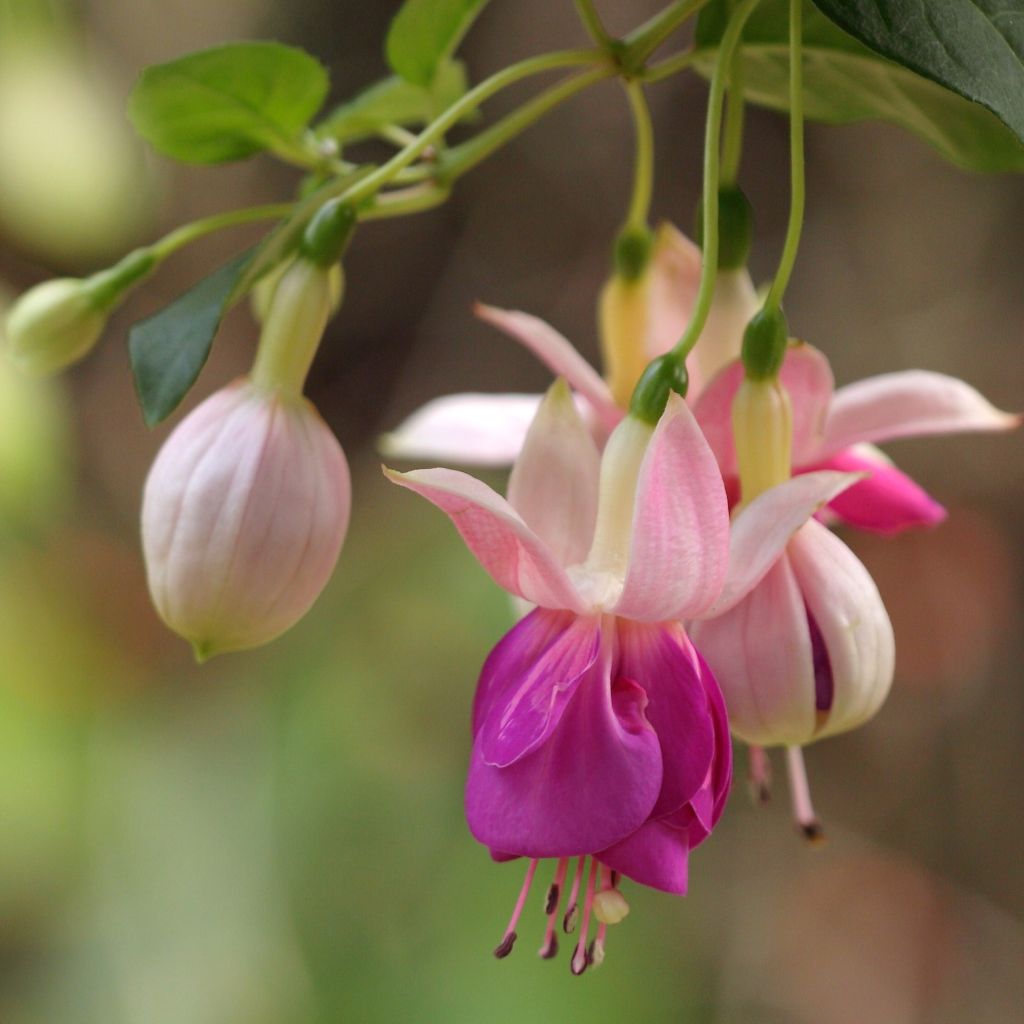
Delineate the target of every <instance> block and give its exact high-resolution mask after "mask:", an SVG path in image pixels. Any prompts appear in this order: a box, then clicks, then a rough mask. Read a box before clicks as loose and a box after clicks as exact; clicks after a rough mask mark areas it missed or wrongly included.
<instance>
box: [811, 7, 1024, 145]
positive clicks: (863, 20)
mask: <svg viewBox="0 0 1024 1024" xmlns="http://www.w3.org/2000/svg"><path fill="white" fill-rule="evenodd" d="M815 3H816V4H817V6H818V7H820V8H821V10H822V11H824V12H825V14H827V15H828V16H829V17H830V18H831V19H832V20H833V21H834V22H836V24H837V25H839V26H840V27H842V28H844V29H845V30H846V31H847V32H849V33H850V34H851V35H852V36H855V37H856V38H857V39H859V40H860V41H861V42H862V43H864V44H865V45H866V46H868V47H870V48H871V49H872V50H875V51H876V52H877V53H880V54H882V55H883V56H885V57H888V58H889V59H890V60H894V61H896V62H897V63H898V64H902V65H903V66H904V67H906V68H910V70H911V71H916V72H917V73H918V74H919V75H924V76H925V78H930V79H931V80H932V81H933V82H938V83H939V85H944V86H945V87H946V88H947V89H952V90H953V92H957V93H959V94H960V95H961V96H963V97H965V98H966V99H969V100H973V101H974V102H975V103H980V104H981V105H982V106H984V107H988V109H989V110H991V111H992V112H993V113H994V114H995V115H996V116H997V117H999V118H1000V119H1001V120H1002V121H1003V123H1004V124H1006V125H1008V126H1009V127H1010V128H1011V129H1012V130H1013V131H1014V133H1015V134H1016V136H1017V138H1018V139H1020V140H1021V142H1024V8H1022V6H1021V4H1020V0H1016V2H1015V0H815Z"/></svg>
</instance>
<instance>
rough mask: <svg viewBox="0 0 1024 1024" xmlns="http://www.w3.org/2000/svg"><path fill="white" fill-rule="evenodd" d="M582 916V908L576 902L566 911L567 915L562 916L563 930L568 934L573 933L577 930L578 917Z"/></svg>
mask: <svg viewBox="0 0 1024 1024" xmlns="http://www.w3.org/2000/svg"><path fill="white" fill-rule="evenodd" d="M579 916H580V908H579V907H578V906H576V904H575V903H574V904H573V905H572V906H571V907H569V909H568V910H567V911H566V912H565V917H563V918H562V931H563V932H565V934H566V935H571V934H572V933H573V932H574V931H576V919H577V918H578V917H579Z"/></svg>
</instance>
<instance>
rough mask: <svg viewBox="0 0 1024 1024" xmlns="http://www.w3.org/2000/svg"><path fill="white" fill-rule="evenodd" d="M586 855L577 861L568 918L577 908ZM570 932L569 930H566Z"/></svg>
mask: <svg viewBox="0 0 1024 1024" xmlns="http://www.w3.org/2000/svg"><path fill="white" fill-rule="evenodd" d="M586 860H587V857H586V854H583V855H582V856H581V857H580V859H579V860H578V861H576V877H575V878H573V880H572V892H570V893H569V902H568V903H566V905H565V913H566V917H568V915H569V914H570V913H572V909H573V907H575V906H576V900H577V898H578V897H579V894H580V879H581V878H582V877H583V865H584V864H585V863H586ZM566 931H568V929H566Z"/></svg>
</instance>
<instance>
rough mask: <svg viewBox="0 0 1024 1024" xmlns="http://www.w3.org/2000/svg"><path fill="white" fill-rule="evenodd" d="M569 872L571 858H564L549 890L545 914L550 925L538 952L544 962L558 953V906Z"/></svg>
mask: <svg viewBox="0 0 1024 1024" xmlns="http://www.w3.org/2000/svg"><path fill="white" fill-rule="evenodd" d="M568 870H569V858H568V857H563V858H562V859H561V860H559V862H558V867H557V868H556V870H555V880H554V881H553V882H552V883H551V888H550V889H548V899H547V903H546V905H545V907H544V912H545V913H546V914H547V915H548V924H547V927H546V928H545V929H544V944H543V945H542V946H541V947H540V949H539V950H538V951H537V955H538V956H539V957H540V958H541V959H542V960H551V959H552V958H553V957H554V956H555V955H556V954H557V953H558V935H557V930H558V924H557V921H558V905H559V903H560V902H561V899H562V891H563V889H565V874H566V872H567V871H568Z"/></svg>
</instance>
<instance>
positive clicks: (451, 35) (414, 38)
mask: <svg viewBox="0 0 1024 1024" xmlns="http://www.w3.org/2000/svg"><path fill="white" fill-rule="evenodd" d="M486 3H487V0H405V3H404V4H402V6H401V8H400V9H399V11H398V13H397V14H396V15H395V17H394V20H393V21H392V22H391V28H390V29H389V30H388V37H387V40H386V42H385V44H384V49H385V53H386V55H387V59H388V64H389V65H390V67H391V69H392V70H393V71H394V72H396V73H397V74H399V75H401V76H402V78H404V79H406V81H409V82H412V83H413V84H414V85H423V86H429V85H430V84H431V82H433V80H434V76H435V74H436V73H437V70H438V68H439V67H440V66H441V64H442V63H443V62H444V60H445V59H446V58H448V57H450V56H451V55H452V54H453V53H454V52H455V48H456V47H457V46H458V45H459V43H460V42H461V41H462V37H463V36H464V35H465V34H466V32H467V31H469V26H470V25H471V24H472V23H473V19H474V18H476V16H477V15H478V14H479V13H480V12H481V11H482V10H483V8H484V5H485V4H486Z"/></svg>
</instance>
